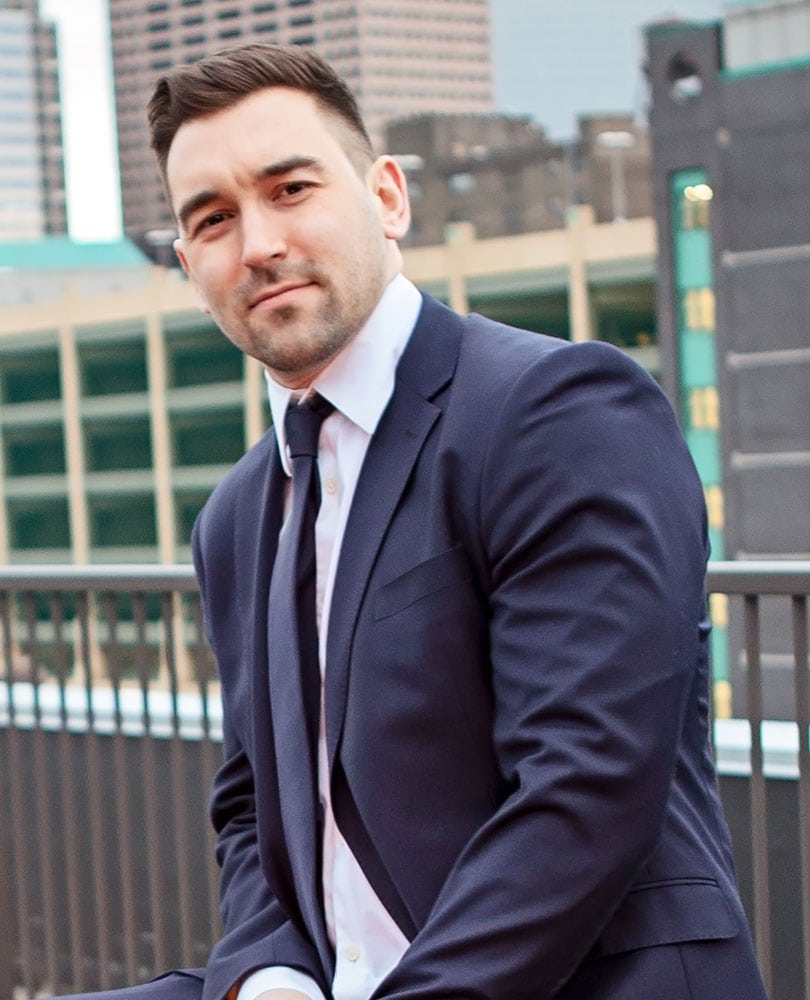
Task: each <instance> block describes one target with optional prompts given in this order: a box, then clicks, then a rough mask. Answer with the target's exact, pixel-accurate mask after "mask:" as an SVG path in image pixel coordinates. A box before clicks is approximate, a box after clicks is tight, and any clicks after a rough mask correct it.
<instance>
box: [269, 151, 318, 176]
mask: <svg viewBox="0 0 810 1000" xmlns="http://www.w3.org/2000/svg"><path fill="white" fill-rule="evenodd" d="M302 168H305V169H309V170H311V169H314V170H317V171H318V172H319V173H322V172H323V170H324V165H323V162H322V161H321V160H319V159H318V157H317V156H300V155H299V156H288V157H287V159H286V160H276V162H275V163H268V164H267V166H266V167H262V169H261V170H260V171H259V172H258V175H257V176H258V178H259V179H260V180H266V179H267V178H270V177H283V176H284V174H289V173H292V171H293V170H301V169H302Z"/></svg>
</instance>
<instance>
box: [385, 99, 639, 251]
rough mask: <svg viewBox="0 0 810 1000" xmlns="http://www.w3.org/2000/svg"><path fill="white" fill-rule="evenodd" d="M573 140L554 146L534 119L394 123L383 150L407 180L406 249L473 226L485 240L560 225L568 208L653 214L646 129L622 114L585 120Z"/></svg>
mask: <svg viewBox="0 0 810 1000" xmlns="http://www.w3.org/2000/svg"><path fill="white" fill-rule="evenodd" d="M579 129H580V131H579V137H578V139H577V140H576V142H573V143H565V144H562V143H552V142H551V141H549V139H548V138H547V136H546V135H545V133H544V132H543V130H542V129H541V128H540V127H539V126H537V125H535V124H534V123H533V122H531V121H530V120H529V119H528V118H520V117H514V116H508V115H496V114H489V115H472V114H468V115H440V114H425V115H417V116H413V117H410V118H406V119H401V120H398V121H395V122H392V123H390V124H389V125H388V127H387V129H386V146H387V148H388V149H389V150H390V151H391V152H392V153H393V154H394V155H396V156H397V157H398V159H399V161H400V163H401V164H402V165H403V166H404V167H405V169H406V172H407V174H408V180H409V189H410V193H411V208H412V212H413V224H412V226H411V231H410V233H409V235H408V237H407V239H406V245H407V246H429V245H432V244H436V243H441V242H443V240H444V234H445V229H446V227H447V226H448V225H452V224H455V223H459V222H467V223H471V224H472V225H473V226H474V227H475V231H476V233H477V235H478V236H479V237H481V238H482V239H489V238H492V237H497V236H510V235H515V234H517V233H530V232H538V231H542V230H548V229H559V228H560V227H562V226H564V225H565V219H566V216H567V214H568V211H569V209H570V208H571V207H572V206H575V205H580V204H587V205H590V206H591V207H592V208H593V210H594V215H595V219H596V221H597V222H608V221H612V220H613V219H614V218H642V217H645V216H649V215H650V213H651V211H652V190H651V174H650V151H649V141H648V138H647V134H646V132H645V131H644V130H643V129H641V128H638V127H637V126H634V125H633V123H632V122H631V120H630V118H629V117H628V116H626V115H624V116H622V115H611V116H603V117H599V118H583V119H581V120H580V125H579Z"/></svg>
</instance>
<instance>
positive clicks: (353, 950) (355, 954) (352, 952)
mask: <svg viewBox="0 0 810 1000" xmlns="http://www.w3.org/2000/svg"><path fill="white" fill-rule="evenodd" d="M346 958H348V960H349V961H350V962H356V961H357V959H358V958H360V949H359V948H358V947H357V945H356V944H352V945H349V947H348V948H347V949H346Z"/></svg>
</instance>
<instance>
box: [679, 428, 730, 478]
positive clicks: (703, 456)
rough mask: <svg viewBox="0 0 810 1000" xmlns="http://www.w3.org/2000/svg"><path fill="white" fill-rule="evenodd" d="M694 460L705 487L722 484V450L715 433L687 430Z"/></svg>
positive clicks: (687, 437)
mask: <svg viewBox="0 0 810 1000" xmlns="http://www.w3.org/2000/svg"><path fill="white" fill-rule="evenodd" d="M684 434H685V437H686V443H687V445H688V446H689V451H690V452H691V455H692V458H693V460H694V463H695V465H696V466H697V470H698V474H699V475H700V481H701V482H702V483H703V485H704V486H718V485H720V483H721V467H720V449H719V447H718V441H717V434H716V433H715V432H714V431H702V430H701V431H697V430H694V429H693V428H687V429H686V431H685V432H684Z"/></svg>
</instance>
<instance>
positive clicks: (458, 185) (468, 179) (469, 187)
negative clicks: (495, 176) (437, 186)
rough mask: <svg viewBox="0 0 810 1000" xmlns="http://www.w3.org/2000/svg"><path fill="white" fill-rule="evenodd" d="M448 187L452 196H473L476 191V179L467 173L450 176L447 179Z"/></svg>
mask: <svg viewBox="0 0 810 1000" xmlns="http://www.w3.org/2000/svg"><path fill="white" fill-rule="evenodd" d="M447 187H448V189H449V190H450V192H451V193H452V194H472V192H473V191H474V190H475V177H474V176H473V175H472V174H470V173H467V172H466V171H465V172H463V173H458V174H450V176H449V177H448V178H447Z"/></svg>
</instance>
